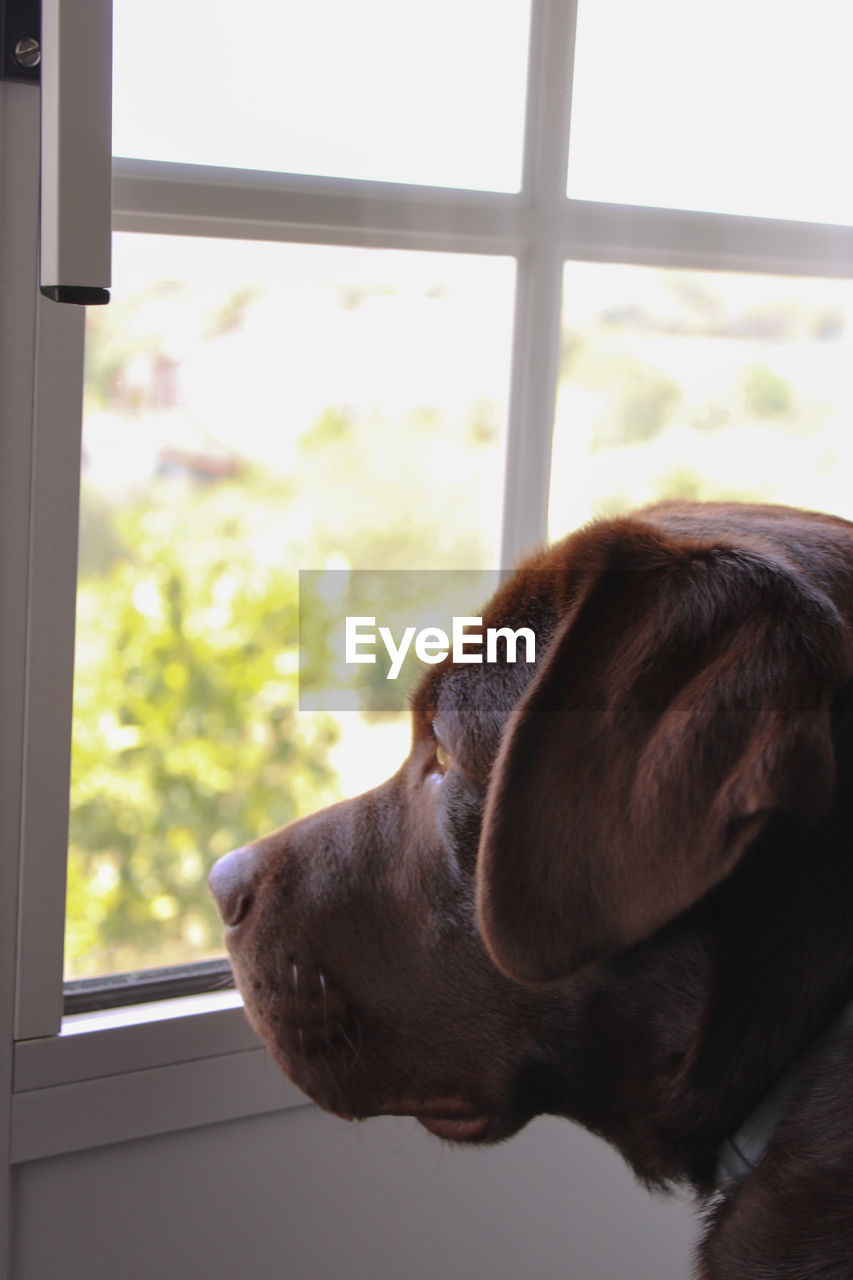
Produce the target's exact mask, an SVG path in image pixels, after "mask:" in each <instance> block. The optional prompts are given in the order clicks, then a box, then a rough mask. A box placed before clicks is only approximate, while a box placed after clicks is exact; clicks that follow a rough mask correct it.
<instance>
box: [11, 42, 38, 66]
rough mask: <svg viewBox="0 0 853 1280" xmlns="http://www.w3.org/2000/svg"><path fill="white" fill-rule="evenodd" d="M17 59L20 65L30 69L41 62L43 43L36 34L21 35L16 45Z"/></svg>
mask: <svg viewBox="0 0 853 1280" xmlns="http://www.w3.org/2000/svg"><path fill="white" fill-rule="evenodd" d="M15 61H16V62H17V64H18V66H19V67H24V68H25V69H26V70H30V69H31V68H32V67H37V66H38V65H39V63H40V62H41V45H40V44H39V42H38V40H36V38H35V36H21V38H20V40H19V41H18V42H17V44H16V45H15Z"/></svg>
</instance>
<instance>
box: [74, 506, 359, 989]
mask: <svg viewBox="0 0 853 1280" xmlns="http://www.w3.org/2000/svg"><path fill="white" fill-rule="evenodd" d="M241 505H245V495H243V494H240V493H239V491H237V490H236V489H234V490H231V489H229V487H227V486H225V487H223V488H221V489H219V490H217V491H216V492H215V493H212V494H207V495H199V494H194V495H193V503H192V506H191V511H192V515H190V514H188V512H187V510H185V509H184V508H183V505H182V504H180V503H177V504H174V505H172V506H170V505H168V504H164V505H163V506H161V507H158V508H154V509H149V510H147V511H145V512H136V513H131V514H129V515H125V516H124V517H123V518H120V519H118V518H117V519H116V528H115V529H114V533H113V536H114V538H115V539H116V540H118V539H119V538H120V542H121V545H122V546H123V547H124V554H122V555H120V556H116V557H115V558H114V559H113V560H112V563H111V565H110V566H109V568H108V570H107V571H106V572H105V573H102V574H100V575H99V576H97V577H96V576H94V575H91V574H90V575H88V576H86V577H84V578H83V579H82V581H81V584H80V591H79V604H78V633H79V637H80V639H79V643H78V656H77V668H76V681H75V719H74V754H73V776H72V782H71V833H70V853H69V885H68V913H67V915H68V919H67V935H66V951H67V965H66V970H67V973H68V975H69V976H83V975H84V974H86V973H89V972H104V971H105V970H121V969H127V968H136V967H141V966H143V965H145V964H167V963H169V962H170V961H174V960H177V959H183V958H185V956H186V952H187V950H188V949H190V950H191V951H192V953H193V954H195V955H197V956H202V955H204V954H210V953H213V952H218V951H219V950H221V926H220V924H219V921H218V919H217V917H216V913H215V911H214V908H213V904H212V902H211V901H209V900H208V897H207V894H206V893H205V892H204V891H203V888H202V884H203V879H204V876H205V875H206V872H207V870H208V868H209V866H210V865H211V864H212V862H213V861H214V860H215V858H217V857H218V856H219V855H220V854H222V853H225V852H226V851H227V850H228V849H229V848H232V847H235V846H238V845H240V844H242V843H245V842H246V841H248V840H250V839H253V838H254V837H256V836H257V835H258V834H260V833H262V832H264V831H267V830H270V829H272V828H274V827H277V826H279V825H281V824H283V823H285V822H288V821H290V820H291V819H292V818H294V817H296V816H297V815H298V814H299V813H301V812H305V811H306V810H307V809H311V808H313V807H315V806H319V805H321V804H324V803H327V802H328V801H329V800H331V799H333V798H335V797H334V792H333V786H332V784H333V776H332V773H331V770H330V768H329V766H328V751H329V748H330V747H331V745H332V743H333V741H334V736H335V731H334V728H333V725H332V723H331V721H329V720H328V718H326V717H323V716H319V715H318V716H314V717H307V716H299V715H298V713H297V711H296V702H297V666H296V618H297V599H296V591H297V586H296V576H295V574H293V575H287V574H284V573H283V572H282V571H281V570H273V569H269V568H265V567H264V566H263V564H262V563H259V561H258V558H257V555H256V554H255V553H254V552H253V549H252V546H251V530H250V529H248V528H247V521H246V519H245V517H242V516H241V515H240V509H241ZM100 518H101V520H102V519H103V512H100Z"/></svg>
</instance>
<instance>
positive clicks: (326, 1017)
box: [317, 969, 330, 1044]
mask: <svg viewBox="0 0 853 1280" xmlns="http://www.w3.org/2000/svg"><path fill="white" fill-rule="evenodd" d="M317 973H318V974H319V976H320V991H321V992H322V996H323V1030H324V1031H325V1033H326V1044H329V1043H330V1042H329V1010H328V1006H327V1004H326V979H325V978H324V977H323V970H322V969H318V970H317Z"/></svg>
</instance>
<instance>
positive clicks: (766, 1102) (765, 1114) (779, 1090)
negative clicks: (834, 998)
mask: <svg viewBox="0 0 853 1280" xmlns="http://www.w3.org/2000/svg"><path fill="white" fill-rule="evenodd" d="M848 1027H853V1000H851V1001H850V1002H849V1003H848V1004H846V1005H845V1006H844V1008H843V1009H842V1010H841V1013H840V1014H838V1016H837V1017H835V1018H833V1020H832V1021H831V1022H830V1023H829V1025H828V1026H827V1027H826V1028H825V1029H824V1030H823V1031H822V1032H821V1033H820V1035H819V1036H818V1037H817V1039H816V1040H814V1041H813V1042H812V1044H811V1045H810V1046H809V1047H808V1049H806V1051H805V1052H804V1053H802V1054H800V1056H799V1058H797V1059H796V1060H795V1061H794V1062H793V1063H792V1064H791V1066H790V1067H789V1068H788V1070H787V1071H786V1072H785V1074H784V1075H783V1076H781V1077H780V1078H779V1080H777V1082H776V1084H775V1085H774V1086H773V1088H772V1089H771V1090H770V1091H769V1093H767V1094H765V1095H764V1097H763V1098H762V1099H761V1101H760V1102H759V1104H758V1106H757V1107H756V1108H755V1110H754V1111H753V1112H752V1114H751V1115H750V1116H749V1117H748V1118H747V1120H745V1121H744V1123H743V1124H742V1125H741V1127H740V1128H739V1129H738V1131H737V1132H736V1133H735V1134H733V1135H732V1136H731V1137H730V1138H726V1139H725V1141H724V1142H723V1143H722V1145H721V1146H720V1150H719V1158H718V1161H717V1173H716V1179H715V1184H716V1189H717V1190H718V1191H728V1190H729V1188H730V1187H732V1186H733V1185H734V1184H735V1183H736V1182H739V1181H740V1180H741V1178H744V1177H746V1175H747V1174H749V1173H752V1171H753V1170H754V1169H755V1168H757V1166H758V1163H759V1161H760V1160H761V1157H762V1156H763V1155H764V1152H765V1151H766V1149H767V1146H768V1144H769V1143H770V1140H771V1138H772V1137H773V1134H774V1133H775V1131H776V1128H777V1127H778V1125H779V1122H780V1120H781V1119H782V1116H783V1114H784V1112H785V1109H786V1108H787V1106H788V1103H789V1102H790V1101H791V1100H792V1098H793V1097H794V1095H795V1094H796V1092H797V1090H798V1089H799V1087H800V1084H801V1083H802V1081H803V1080H804V1078H805V1077H806V1076H807V1075H808V1074H809V1073H810V1072H811V1071H812V1069H813V1068H814V1067H815V1066H816V1065H817V1063H818V1062H819V1060H820V1058H821V1057H822V1056H823V1054H824V1053H825V1052H826V1050H827V1049H828V1048H829V1047H830V1045H831V1044H833V1043H834V1042H835V1040H836V1039H837V1038H838V1037H839V1036H840V1035H841V1033H842V1032H843V1031H844V1030H846V1028H848Z"/></svg>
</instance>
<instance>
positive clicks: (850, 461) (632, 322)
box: [550, 263, 853, 537]
mask: <svg viewBox="0 0 853 1280" xmlns="http://www.w3.org/2000/svg"><path fill="white" fill-rule="evenodd" d="M564 290H565V293H564V302H563V350H562V376H561V379H560V385H559V393H558V401H557V415H556V425H555V431H554V456H553V469H552V480H551V506H550V531H551V535H552V536H553V537H558V536H560V535H561V534H563V533H566V532H568V531H569V530H570V529H572V528H575V527H576V526H577V525H578V524H580V523H582V522H583V521H585V520H588V519H589V518H590V517H592V516H600V515H611V514H615V513H617V512H621V511H626V510H630V509H631V508H632V507H636V506H640V505H642V504H644V503H648V502H655V501H657V500H659V499H662V498H678V497H684V498H699V499H742V500H748V501H753V500H755V501H762V502H780V503H786V504H790V505H793V506H802V507H810V508H816V509H818V510H824V511H830V512H834V513H836V514H838V515H842V516H846V517H847V518H848V519H849V518H853V495H851V486H850V474H851V469H853V435H851V433H850V422H851V420H853V412H851V411H853V384H851V381H850V356H851V336H852V335H853V283H851V282H850V281H840V280H803V279H781V278H773V277H767V276H749V275H731V274H724V273H712V272H699V271H671V270H657V269H653V268H649V267H633V266H612V265H594V264H587V263H569V264H568V265H567V267H566V271H565V278H564Z"/></svg>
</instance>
